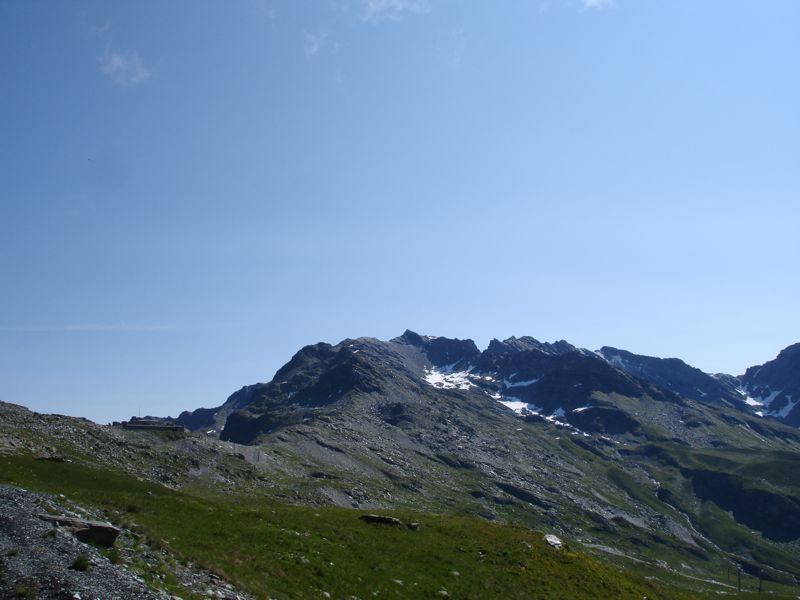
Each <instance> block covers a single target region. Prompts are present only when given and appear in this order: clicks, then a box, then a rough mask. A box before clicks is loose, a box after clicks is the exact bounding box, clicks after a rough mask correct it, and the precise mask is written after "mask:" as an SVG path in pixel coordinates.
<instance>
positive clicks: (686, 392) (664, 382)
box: [598, 346, 750, 411]
mask: <svg viewBox="0 0 800 600" xmlns="http://www.w3.org/2000/svg"><path fill="white" fill-rule="evenodd" d="M598 353H599V354H601V355H602V356H603V358H605V359H606V360H607V361H608V362H609V363H611V364H612V365H613V366H615V367H617V368H618V369H621V370H622V371H625V372H626V373H629V374H631V375H633V376H634V377H639V378H641V379H644V380H645V381H649V382H650V383H652V384H654V385H657V386H659V387H661V388H663V389H665V390H669V391H671V392H673V393H675V394H677V395H678V396H681V397H683V398H689V399H691V400H697V401H698V402H705V403H706V404H713V405H717V406H729V407H732V408H738V409H739V410H744V411H749V410H750V409H749V408H748V405H747V404H746V402H745V397H744V396H743V395H742V393H741V391H740V390H739V389H738V388H739V382H738V380H737V379H736V378H734V377H730V376H727V377H726V376H714V375H709V374H708V373H704V372H703V371H701V370H700V369H697V368H695V367H692V366H689V365H687V364H686V363H685V362H683V361H682V360H680V359H679V358H655V357H653V356H642V355H640V354H633V353H632V352H628V351H626V350H618V349H617V348H611V347H609V346H604V347H602V348H601V349H600V350H599V351H598Z"/></svg>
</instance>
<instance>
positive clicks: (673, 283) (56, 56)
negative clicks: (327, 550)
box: [0, 0, 800, 421]
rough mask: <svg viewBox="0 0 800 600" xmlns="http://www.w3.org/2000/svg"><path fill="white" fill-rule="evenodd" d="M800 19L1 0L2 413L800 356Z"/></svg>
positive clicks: (584, 0)
mask: <svg viewBox="0 0 800 600" xmlns="http://www.w3.org/2000/svg"><path fill="white" fill-rule="evenodd" d="M798 31H800V3H798V2H796V1H794V0H784V1H780V0H739V1H737V2H730V1H728V0H725V1H722V0H703V1H700V2H698V1H697V0H669V1H667V0H661V1H655V0H607V1H603V0H592V1H589V0H549V1H547V0H531V1H516V2H513V1H509V2H504V3H495V2H456V1H455V0H331V1H330V2H326V1H323V0H319V1H314V2H311V1H308V2H298V1H292V2H290V1H286V2H278V1H275V2H271V1H269V0H263V1H257V0H252V1H246V0H241V1H238V2H221V1H219V2H197V1H191V2H188V1H186V2H178V1H175V2H168V3H165V2H136V3H132V2H113V1H105V0H103V1H99V0H98V1H96V2H45V1H37V0H30V1H22V0H0V72H2V78H0V140H2V142H0V399H3V400H6V401H10V402H16V403H20V404H24V405H26V406H29V407H31V408H33V409H36V410H40V411H48V412H59V413H66V414H76V415H85V416H88V417H90V418H92V419H95V420H98V421H108V420H111V419H117V418H121V417H127V416H130V414H134V413H137V412H139V411H141V412H142V414H145V413H151V414H153V413H155V414H161V415H165V414H172V415H175V414H177V413H178V412H180V411H181V410H183V409H192V408H196V407H199V406H215V405H218V404H221V403H222V402H223V401H224V400H225V398H226V397H227V396H228V395H229V394H230V393H232V392H233V391H235V390H236V389H238V388H239V387H241V386H242V385H246V384H250V383H254V382H257V381H268V380H269V379H271V378H272V375H273V373H274V372H275V370H276V369H277V368H278V367H280V366H281V365H282V364H283V363H284V362H286V361H287V360H288V359H289V358H290V357H291V355H292V354H293V353H294V352H295V351H296V350H297V349H299V348H300V347H301V346H302V345H305V344H309V343H315V342H317V341H327V342H337V341H339V340H341V339H343V338H346V337H357V336H361V335H369V336H375V337H379V338H384V339H386V338H390V337H394V336H395V335H399V334H400V333H402V331H403V330H404V329H406V328H410V329H414V330H416V331H419V332H421V333H429V334H437V335H447V336H452V337H461V338H464V337H471V338H473V339H475V340H476V342H477V343H478V345H479V346H481V347H483V346H485V345H486V344H487V343H488V341H489V340H490V339H491V338H492V337H499V338H504V337H508V336H510V335H517V336H520V335H532V336H534V337H537V338H539V339H542V340H546V341H552V340H555V339H561V338H565V339H567V340H569V341H571V342H573V343H575V344H577V345H580V346H584V347H588V348H592V349H594V348H598V347H600V346H602V345H612V346H617V347H622V348H626V349H629V350H631V351H634V352H639V353H643V354H651V355H657V356H680V357H681V358H684V359H685V360H687V361H688V362H689V363H691V364H694V365H696V366H698V367H700V368H702V369H704V370H707V371H712V372H715V371H725V372H731V373H734V374H737V373H741V372H742V371H743V370H744V369H745V368H746V367H747V366H750V365H752V364H757V363H761V362H764V361H766V360H768V359H770V358H772V357H773V356H775V355H776V354H777V352H778V351H779V350H780V349H781V348H783V347H784V346H786V345H788V344H790V343H794V342H798V341H800V311H798V309H797V305H798V297H800V277H799V276H798V275H800V273H799V272H798V271H799V270H800V269H799V267H798V265H799V264H800V261H798V242H797V225H798V222H800V204H798V200H800V164H799V163H800V36H798V35H797V32H798Z"/></svg>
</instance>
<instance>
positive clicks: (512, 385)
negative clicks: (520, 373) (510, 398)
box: [503, 373, 541, 389]
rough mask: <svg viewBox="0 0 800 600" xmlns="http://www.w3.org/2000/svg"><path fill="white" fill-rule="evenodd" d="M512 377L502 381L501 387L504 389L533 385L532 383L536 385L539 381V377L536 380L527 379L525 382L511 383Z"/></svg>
mask: <svg viewBox="0 0 800 600" xmlns="http://www.w3.org/2000/svg"><path fill="white" fill-rule="evenodd" d="M514 375H516V373H514ZM514 375H512V376H511V377H509V378H508V379H503V385H504V386H505V387H506V389H508V388H515V387H525V386H528V385H533V384H534V383H536V382H537V381H539V380H540V379H541V377H537V378H536V379H527V380H525V381H511V379H512V378H513V377H514Z"/></svg>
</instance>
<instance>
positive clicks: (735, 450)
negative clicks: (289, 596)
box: [179, 331, 800, 580]
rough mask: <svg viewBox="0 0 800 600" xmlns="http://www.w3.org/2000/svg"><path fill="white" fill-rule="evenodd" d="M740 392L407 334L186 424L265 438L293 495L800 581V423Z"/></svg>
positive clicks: (324, 358) (516, 346)
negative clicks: (502, 525) (449, 516)
mask: <svg viewBox="0 0 800 600" xmlns="http://www.w3.org/2000/svg"><path fill="white" fill-rule="evenodd" d="M738 385H739V380H738V379H737V378H734V377H732V376H727V377H723V376H710V375H707V374H705V373H702V372H701V371H699V370H697V369H693V368H692V367H690V366H688V365H686V364H685V363H683V362H682V361H678V360H676V359H672V360H662V359H655V358H650V357H641V356H636V355H633V354H631V353H627V352H624V351H621V350H615V349H612V348H603V350H601V351H600V352H590V351H587V350H583V349H579V348H576V347H574V346H572V345H570V344H568V343H567V342H563V341H561V342H556V343H552V344H549V343H542V342H538V341H537V340H535V339H533V338H530V337H522V338H509V339H507V340H504V341H499V340H492V342H491V343H490V344H489V346H488V348H487V349H486V350H484V351H483V352H481V351H480V350H479V349H478V348H477V347H476V346H475V344H474V342H472V340H457V339H448V338H442V337H433V336H423V335H419V334H416V333H414V332H411V331H406V332H405V333H404V334H403V335H401V336H399V337H397V338H394V339H392V340H390V341H381V340H377V339H373V338H358V339H347V340H344V341H342V342H340V343H339V344H336V345H330V344H324V343H320V344H315V345H311V346H306V347H304V348H302V349H301V350H300V351H299V352H297V353H296V354H295V355H294V356H293V357H292V359H291V360H290V361H289V362H288V363H287V364H286V365H285V366H283V367H282V368H281V369H280V370H278V372H277V373H276V375H275V377H274V378H273V379H272V381H270V382H269V383H259V384H255V385H250V386H247V387H244V388H242V389H241V390H239V391H237V392H236V393H234V394H233V395H231V396H230V398H229V399H228V400H227V402H226V403H225V404H224V405H222V406H221V407H219V408H218V409H212V410H208V411H204V412H200V411H195V412H194V413H184V414H183V415H181V417H180V418H179V421H180V422H182V423H184V424H186V425H187V426H189V427H194V428H195V429H203V430H205V431H214V430H215V429H216V430H218V431H220V434H219V435H220V438H221V439H222V440H225V441H229V442H234V443H237V444H247V445H250V446H251V447H252V448H253V449H254V450H253V453H251V454H252V455H253V456H258V457H259V459H258V461H257V467H258V468H260V469H263V470H264V471H265V473H266V474H265V475H264V477H265V478H266V479H265V480H267V481H270V482H273V485H276V486H279V487H280V486H286V487H287V488H288V489H291V490H292V492H291V494H292V495H291V499H292V501H297V502H303V503H333V504H338V505H343V506H355V507H362V508H376V507H381V506H396V507H397V506H399V507H413V508H415V509H420V508H421V509H425V510H457V511H464V512H467V513H471V514H477V515H480V516H482V517H484V518H487V519H510V520H514V521H522V522H524V523H527V524H529V525H533V526H537V527H545V526H546V527H550V528H554V529H556V530H557V531H560V532H562V533H564V534H569V535H572V536H575V537H576V538H580V539H581V540H582V541H583V542H585V543H587V544H590V545H594V546H597V547H602V548H606V547H610V546H613V547H614V548H617V549H619V548H623V549H624V548H627V549H628V550H630V551H632V552H634V554H636V555H637V556H644V555H647V556H650V557H651V558H654V559H655V558H656V557H658V556H662V555H663V554H664V553H667V554H670V555H671V556H673V558H675V559H677V560H680V561H688V562H689V563H691V562H692V561H697V560H698V559H699V560H701V561H714V560H717V559H720V560H721V558H720V556H722V557H723V558H724V560H733V561H735V562H737V563H739V564H741V565H742V566H743V568H751V569H753V570H754V571H756V572H757V571H758V570H759V569H762V568H764V569H767V568H768V569H773V571H770V573H772V574H773V575H772V576H774V578H775V579H776V580H780V579H781V578H783V577H790V575H787V573H791V574H792V575H791V576H794V574H796V575H800V569H796V568H795V567H794V566H792V565H796V564H800V560H796V559H800V556H795V554H793V553H792V551H788V550H786V552H788V554H785V553H784V550H785V549H782V547H780V544H785V543H791V544H794V543H795V537H796V535H800V529H797V528H796V526H795V525H796V524H797V523H798V522H800V489H798V486H797V485H796V479H795V478H794V476H793V475H792V473H793V472H794V466H792V465H794V464H796V460H797V459H798V457H800V454H799V453H800V431H797V430H796V429H793V428H789V427H786V426H784V425H782V424H780V423H778V422H777V421H775V420H773V419H765V418H762V417H759V416H756V415H755V414H754V409H753V408H752V407H751V406H750V405H748V404H747V403H746V402H745V401H744V396H743V395H741V394H740V392H739V391H738V390H737V386H738ZM223 424H224V428H222V426H223ZM251 454H247V456H251ZM734 489H735V490H740V491H741V493H738V496H737V497H738V500H735V501H734V500H733V499H732V498H731V490H734ZM758 506H762V507H763V510H761V511H760V512H759V510H760V509H758ZM754 511H755V512H754ZM755 513H758V514H755ZM782 519H784V521H782ZM782 523H785V524H786V527H782V526H781V524H782ZM754 531H755V533H754ZM634 549H635V550H634ZM626 551H627V550H626ZM720 552H721V553H722V554H721V555H720V554H719V553H720ZM641 553H644V554H641ZM775 556H780V557H783V558H781V559H780V560H778V561H777V562H776V560H773V558H774V557H775ZM699 557H701V558H699ZM725 557H727V558H725ZM687 564H688V563H687ZM748 565H749V566H748ZM795 571H796V573H795Z"/></svg>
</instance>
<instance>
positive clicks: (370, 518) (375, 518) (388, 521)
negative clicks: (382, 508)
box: [358, 514, 403, 526]
mask: <svg viewBox="0 0 800 600" xmlns="http://www.w3.org/2000/svg"><path fill="white" fill-rule="evenodd" d="M358 518H359V519H360V520H362V521H364V522H365V523H371V524H373V525H394V526H402V525H403V522H402V521H401V520H400V519H396V518H394V517H387V516H385V515H372V514H369V515H361V516H360V517H358Z"/></svg>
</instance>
